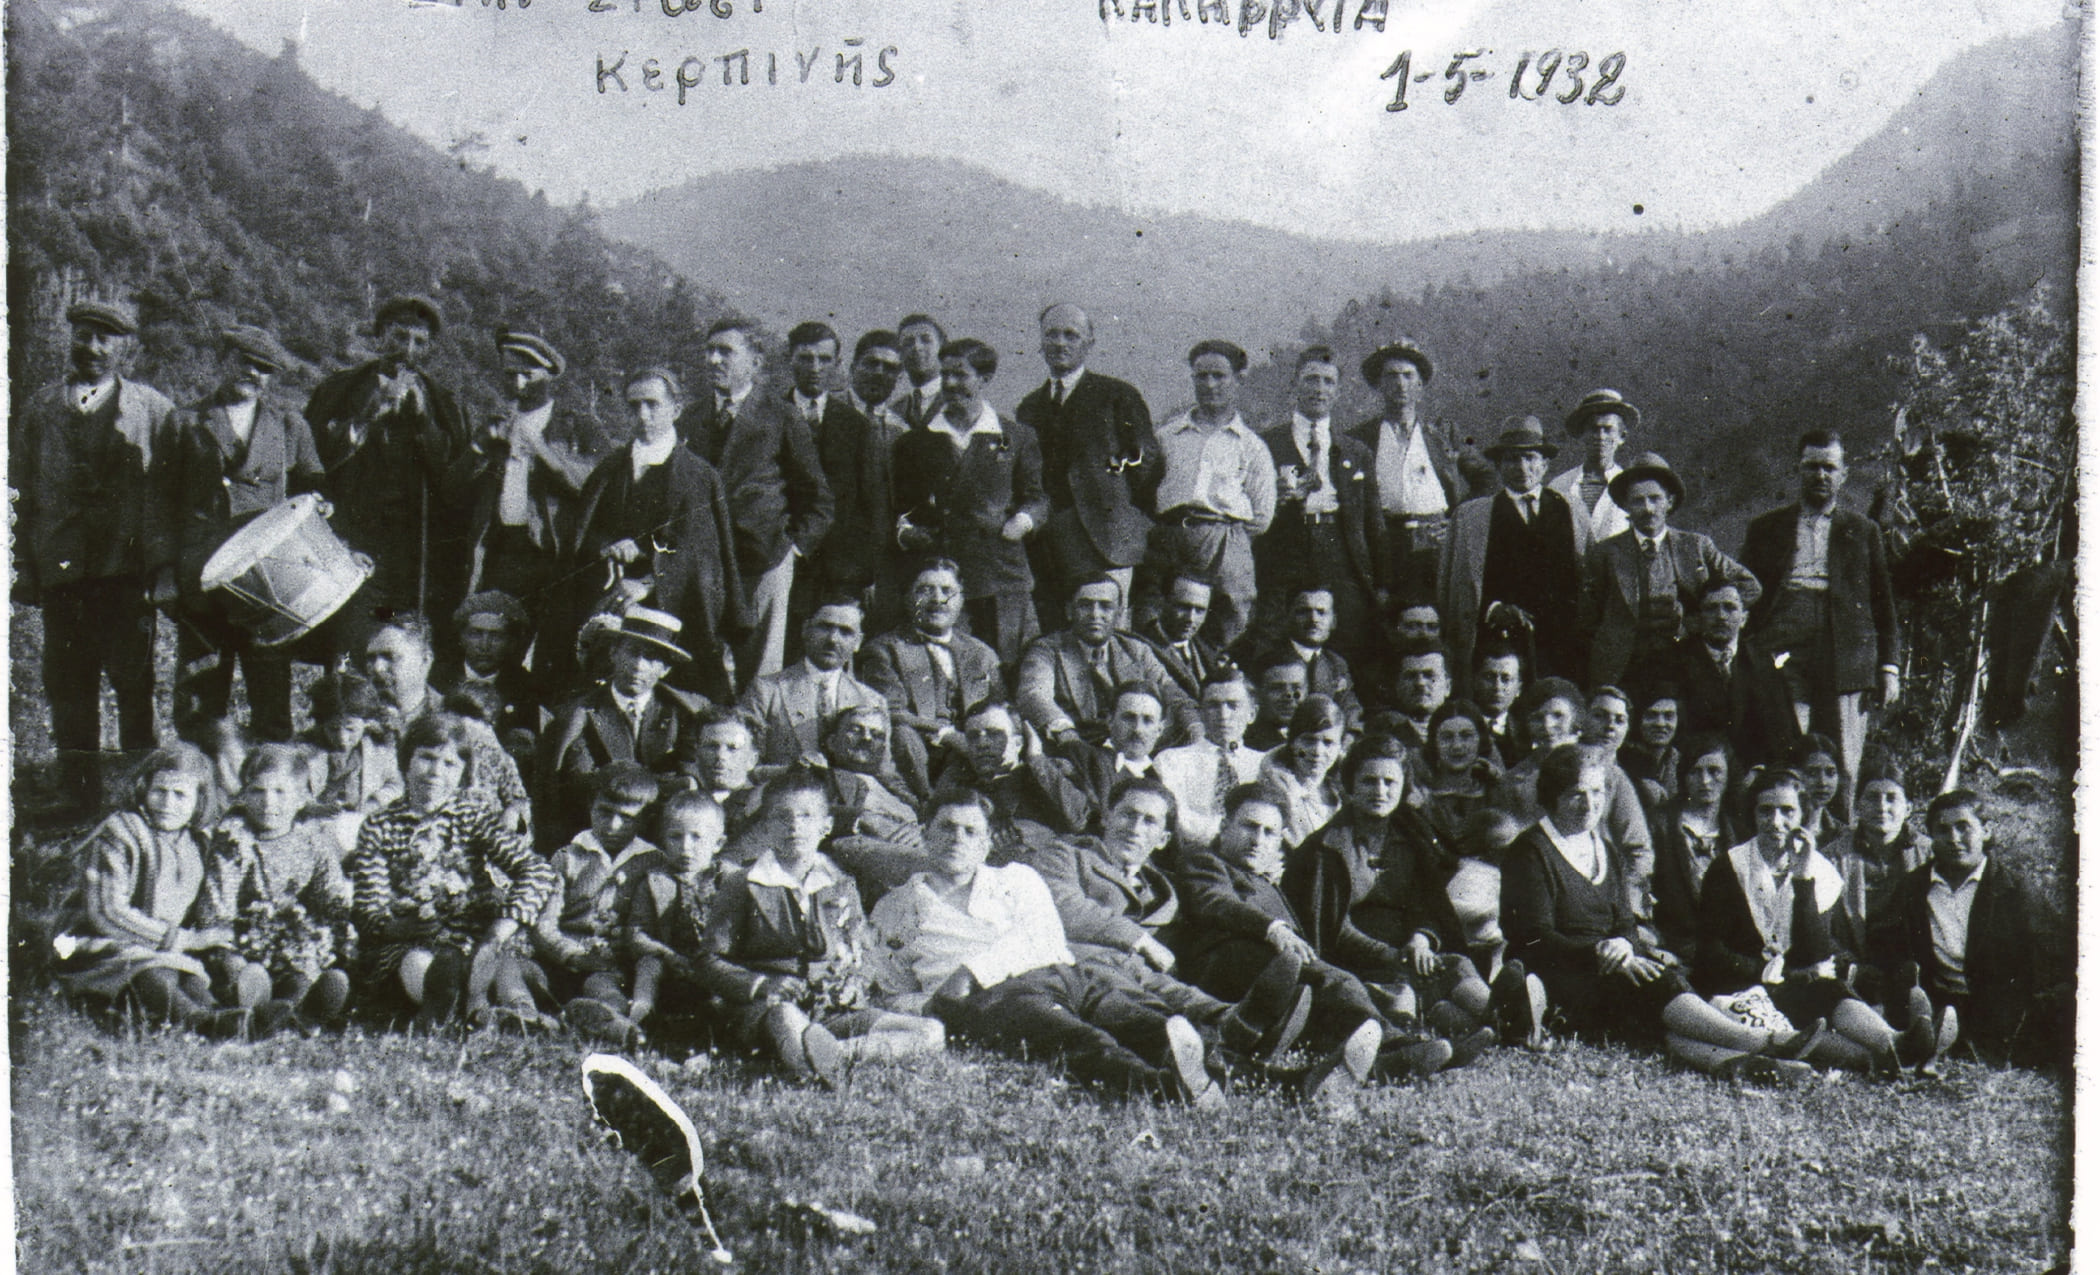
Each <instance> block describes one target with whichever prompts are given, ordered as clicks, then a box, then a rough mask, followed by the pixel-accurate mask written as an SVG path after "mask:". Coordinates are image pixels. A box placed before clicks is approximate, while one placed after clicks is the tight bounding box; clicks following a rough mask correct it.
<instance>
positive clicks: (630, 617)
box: [607, 607, 693, 664]
mask: <svg viewBox="0 0 2100 1275" xmlns="http://www.w3.org/2000/svg"><path fill="white" fill-rule="evenodd" d="M684 629H685V624H684V623H683V622H682V621H681V620H679V618H678V617H677V616H675V615H671V614H669V613H667V612H663V611H653V610H651V609H649V608H648V607H628V608H627V610H625V611H624V612H622V613H621V614H620V622H619V623H618V624H617V625H615V626H614V627H613V628H612V630H611V631H610V632H609V633H608V634H607V636H609V637H613V638H625V639H627V640H628V641H630V642H644V643H647V644H648V645H650V646H652V647H654V648H656V649H657V650H658V651H661V652H663V653H664V654H666V655H669V656H670V657H671V658H672V659H674V660H676V661H677V662H678V663H680V664H687V663H691V662H692V658H693V657H692V655H691V654H690V653H689V652H687V651H686V649H685V648H684V647H682V646H680V645H678V641H679V638H680V636H681V635H682V633H683V631H684Z"/></svg>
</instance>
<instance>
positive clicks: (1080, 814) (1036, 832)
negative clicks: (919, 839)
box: [927, 699, 1093, 863]
mask: <svg viewBox="0 0 2100 1275" xmlns="http://www.w3.org/2000/svg"><path fill="white" fill-rule="evenodd" d="M963 735H964V738H965V739H966V740H967V742H968V747H967V748H965V749H964V751H963V753H962V756H961V757H960V758H959V759H958V762H957V764H955V765H953V766H950V767H948V769H947V772H946V773H945V774H943V775H942V776H941V780H940V783H938V784H937V785H935V786H934V790H933V798H932V800H931V801H930V802H929V803H928V806H927V808H928V809H929V810H930V809H934V808H937V807H938V806H939V805H940V804H941V803H942V801H943V800H944V799H945V798H948V797H953V796H954V795H956V794H958V793H961V792H965V791H968V790H972V789H974V790H976V791H978V792H981V793H983V794H984V795H985V796H986V797H987V798H989V799H990V800H991V803H992V838H993V841H994V843H995V846H994V849H993V851H992V857H993V858H994V859H997V860H998V861H999V862H1000V863H1011V862H1013V861H1014V860H1015V859H1017V858H1019V857H1020V856H1021V855H1022V854H1023V853H1024V852H1025V851H1026V850H1027V849H1028V848H1029V847H1031V846H1039V845H1042V844H1045V843H1046V842H1048V841H1049V839H1050V838H1051V837H1052V836H1054V835H1062V834H1066V833H1079V832H1084V831H1085V830H1086V825H1087V819H1088V817H1089V816H1090V815H1091V814H1092V813H1093V803H1092V802H1091V801H1090V800H1089V799H1088V798H1087V795H1086V789H1085V788H1083V787H1081V786H1080V783H1079V776H1078V771H1077V769H1076V768H1075V767H1074V766H1073V765H1072V763H1071V762H1069V761H1067V760H1065V759H1064V758H1062V757H1059V756H1056V755H1055V754H1053V753H1051V752H1049V751H1048V750H1047V749H1045V748H1044V747H1043V740H1042V737H1041V736H1040V735H1038V734H1036V731H1035V728H1034V727H1032V726H1030V725H1028V723H1027V722H1026V721H1024V720H1023V719H1022V717H1021V714H1020V713H1018V712H1016V711H1015V709H1014V706H1013V705H1011V704H1009V703H1007V702H1006V701H1005V700H1003V699H993V700H985V701H982V702H980V703H976V704H972V705H971V706H970V707H969V708H968V709H967V710H965V716H964V718H963Z"/></svg>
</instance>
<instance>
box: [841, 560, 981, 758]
mask: <svg viewBox="0 0 2100 1275" xmlns="http://www.w3.org/2000/svg"><path fill="white" fill-rule="evenodd" d="M962 598H963V590H962V575H961V573H960V571H958V570H957V568H956V565H955V564H954V563H953V562H950V561H948V560H947V559H946V558H935V559H933V560H932V561H930V562H928V563H927V564H926V565H925V566H924V567H923V568H921V569H920V571H919V574H918V578H917V579H915V580H913V581H912V586H911V593H910V595H909V596H908V597H907V599H906V605H907V606H908V607H909V608H910V610H911V620H910V622H909V623H908V624H906V625H905V626H904V627H903V628H901V629H894V630H892V631H890V632H888V633H884V634H882V635H881V636H879V637H877V638H876V639H875V640H874V641H872V642H870V643H868V646H867V649H866V650H864V651H862V652H861V655H860V675H861V678H862V680H863V681H865V682H866V683H867V684H868V685H869V686H871V687H874V688H875V689H876V690H878V691H880V692H882V694H883V695H884V696H885V697H886V698H887V699H888V700H889V705H890V725H891V735H890V751H891V752H892V754H893V755H894V756H895V758H896V762H897V769H898V771H899V773H901V774H902V775H903V776H904V779H905V782H907V783H909V784H910V785H911V786H912V789H913V791H915V792H917V793H918V794H919V795H920V797H921V799H923V798H924V797H926V796H927V795H929V794H930V793H931V792H932V791H933V785H934V784H935V783H936V782H938V781H939V780H940V777H941V771H942V770H943V769H944V767H945V765H946V762H947V756H948V752H949V751H960V750H961V748H962V746H963V738H962V720H963V712H964V710H966V709H967V708H969V706H970V705H972V704H976V703H980V702H982V701H984V700H987V699H993V698H1003V697H1004V695H1005V694H1006V685H1005V682H1004V679H1002V678H1001V676H1000V673H999V653H998V652H997V651H994V650H993V649H992V648H991V647H989V646H987V645H985V644H984V643H983V642H980V641H978V640H977V639H976V638H973V637H971V636H970V635H969V634H967V633H958V632H956V627H955V626H956V623H957V622H958V621H959V620H961V619H962ZM944 750H946V751H944Z"/></svg>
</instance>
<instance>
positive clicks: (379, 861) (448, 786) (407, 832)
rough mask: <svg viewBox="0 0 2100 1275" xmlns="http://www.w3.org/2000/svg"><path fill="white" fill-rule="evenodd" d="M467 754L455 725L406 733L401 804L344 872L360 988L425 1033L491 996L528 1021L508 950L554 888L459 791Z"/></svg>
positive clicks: (369, 826) (546, 873)
mask: <svg viewBox="0 0 2100 1275" xmlns="http://www.w3.org/2000/svg"><path fill="white" fill-rule="evenodd" d="M473 755H474V750H473V743H472V740H471V739H470V738H469V736H468V734H467V728H466V724H465V723H463V722H461V721H460V720H459V718H457V717H454V716H452V715H451V714H449V713H432V714H430V715H428V716H425V717H420V718H418V719H416V721H414V722H413V723H411V724H410V725H409V727H408V729H407V730H406V731H404V732H403V733H402V736H401V744H400V749H399V753H398V759H399V761H400V764H401V769H402V772H403V774H404V776H405V781H404V786H405V788H406V792H405V795H404V796H403V797H402V798H401V800H400V801H397V802H395V803H394V804H393V805H391V806H388V807H387V808H386V809H385V810H382V811H380V812H379V813H378V814H376V815H373V816H372V817H370V818H369V819H367V820H365V826H364V829H363V831H361V832H360V833H359V834H358V838H357V849H356V851H355V852H354V853H353V854H352V855H351V857H350V862H349V863H348V865H346V866H347V872H348V874H349V877H350V883H351V891H352V902H351V909H350V913H351V918H352V919H353V920H354V921H355V922H356V923H357V929H358V933H359V935H360V937H361V946H360V951H359V958H360V963H361V965H362V966H363V971H362V972H363V975H364V980H365V981H366V983H367V984H368V986H370V987H372V988H373V989H374V990H379V989H381V988H385V989H386V990H389V991H391V990H394V989H396V988H397V989H398V991H399V992H400V993H401V994H403V995H405V996H407V998H408V999H409V1001H410V1002H412V1003H413V1004H415V1005H416V1006H417V1007H418V1009H417V1013H416V1015H415V1026H416V1027H418V1028H420V1029H422V1030H426V1031H435V1030H436V1029H438V1028H439V1027H442V1026H444V1025H446V1024H448V1023H450V1022H451V1021H452V1019H453V1018H454V1016H455V1015H456V1014H458V1012H459V1011H460V1010H461V1008H462V1007H463V1006H464V1008H465V1009H466V1010H467V1011H468V1013H469V1014H470V1016H471V1015H474V1014H476V1013H478V1012H479V1011H482V1010H484V1009H485V1008H486V1004H485V1002H486V1001H487V1000H488V997H489V994H490V989H491V988H492V987H493V988H494V989H495V995H496V997H497V1000H498V1001H499V1003H500V1004H501V1005H502V1006H503V1007H505V1008H506V1009H508V1010H510V1011H512V1012H514V1013H518V1014H521V1015H526V1016H530V1015H532V1010H531V1005H532V997H531V994H530V993H529V992H528V991H526V990H525V988H524V984H523V980H522V975H521V967H520V963H519V961H518V959H517V957H518V953H516V952H514V951H512V950H510V949H511V947H512V940H513V939H514V937H515V936H516V935H517V933H518V931H519V929H520V928H522V927H523V926H525V925H526V924H527V923H529V922H531V921H533V920H535V919H537V918H538V917H539V915H540V910H541V909H542V908H544V907H545V906H546V904H547V898H548V896H549V895H551V894H553V893H554V891H555V890H556V889H557V888H559V886H560V885H561V880H560V878H559V877H558V876H557V875H556V874H555V871H554V869H553V867H551V866H550V865H549V864H548V863H547V861H546V860H544V859H542V858H540V857H539V856H538V855H536V854H534V853H533V852H532V846H531V843H530V842H529V841H528V840H527V839H526V837H525V835H524V834H523V833H522V832H518V831H513V830H511V829H510V828H508V827H506V826H505V825H504V822H503V816H502V815H501V814H500V813H498V812H497V811H496V809H495V808H493V807H492V806H490V805H489V804H488V803H487V802H485V801H481V800H479V799H478V798H475V797H473V796H472V795H470V793H469V792H468V791H467V788H466V784H465V780H466V778H467V770H468V767H469V765H470V763H471V761H472V758H473ZM499 873H500V874H501V875H500V876H499V875H498V874H499ZM389 985H391V986H389Z"/></svg>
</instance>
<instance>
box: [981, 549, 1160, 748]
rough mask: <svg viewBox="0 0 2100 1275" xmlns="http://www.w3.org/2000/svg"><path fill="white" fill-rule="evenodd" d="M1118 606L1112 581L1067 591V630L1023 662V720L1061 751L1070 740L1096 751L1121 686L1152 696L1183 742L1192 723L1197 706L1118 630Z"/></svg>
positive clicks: (1146, 651)
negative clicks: (1151, 691) (1139, 686)
mask: <svg viewBox="0 0 2100 1275" xmlns="http://www.w3.org/2000/svg"><path fill="white" fill-rule="evenodd" d="M1121 604H1122V594H1121V590H1120V589H1119V588H1118V587H1117V585H1116V582H1115V580H1114V579H1113V578H1112V577H1110V576H1106V575H1104V576H1099V577H1096V578H1095V579H1092V580H1087V581H1084V582H1082V583H1081V584H1080V585H1079V587H1078V588H1076V589H1074V590H1073V591H1072V601H1071V604H1070V607H1069V608H1068V611H1067V614H1068V615H1069V616H1070V617H1071V624H1070V626H1069V627H1067V628H1064V629H1060V630H1058V631H1057V632H1055V633H1048V634H1045V635H1043V636H1042V637H1040V638H1037V639H1036V640H1035V641H1034V642H1032V643H1030V644H1029V646H1028V653H1027V654H1026V655H1024V656H1022V657H1021V669H1020V673H1019V674H1018V675H1017V677H1016V678H1015V691H1014V696H1015V699H1017V700H1018V701H1019V703H1020V706H1021V713H1022V715H1023V716H1025V717H1026V718H1027V719H1028V720H1029V721H1030V722H1031V723H1033V724H1034V726H1035V728H1036V729H1037V730H1039V731H1041V732H1042V733H1043V738H1045V739H1047V740H1049V741H1050V742H1051V743H1052V744H1054V745H1057V746H1058V747H1059V748H1061V749H1062V748H1065V747H1068V746H1069V745H1068V743H1067V741H1068V740H1071V739H1077V740H1080V741H1083V742H1085V743H1089V744H1098V743H1100V742H1101V741H1102V740H1104V739H1106V738H1107V737H1108V717H1109V713H1110V712H1111V711H1112V710H1113V708H1114V706H1115V702H1114V695H1115V689H1116V688H1117V687H1119V686H1122V685H1123V684H1125V683H1126V682H1142V683H1144V684H1145V685H1147V686H1151V687H1154V688H1156V689H1157V691H1158V693H1159V697H1160V700H1161V702H1162V703H1163V704H1165V705H1166V708H1167V711H1168V713H1169V715H1170V716H1171V718H1172V720H1173V722H1174V725H1175V729H1176V731H1177V732H1179V733H1180V734H1181V735H1183V736H1186V735H1187V733H1188V724H1189V723H1190V722H1191V721H1195V720H1198V713H1197V709H1196V702H1195V700H1193V699H1191V698H1190V697H1189V696H1188V695H1187V693H1185V692H1184V691H1183V690H1182V689H1181V687H1180V685H1179V684H1178V683H1176V682H1175V680H1174V678H1173V677H1172V675H1170V674H1169V673H1168V672H1167V668H1166V665H1164V664H1162V663H1160V659H1159V656H1158V655H1157V654H1156V653H1155V652H1154V651H1153V649H1152V644H1151V643H1150V642H1147V641H1146V640H1145V639H1143V638H1141V637H1139V636H1137V635H1136V634H1135V633H1124V632H1120V631H1118V630H1117V629H1116V627H1115V617H1116V612H1117V611H1118V610H1119V609H1120V607H1121Z"/></svg>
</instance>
